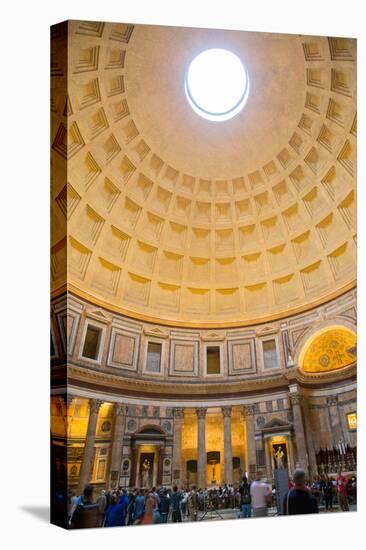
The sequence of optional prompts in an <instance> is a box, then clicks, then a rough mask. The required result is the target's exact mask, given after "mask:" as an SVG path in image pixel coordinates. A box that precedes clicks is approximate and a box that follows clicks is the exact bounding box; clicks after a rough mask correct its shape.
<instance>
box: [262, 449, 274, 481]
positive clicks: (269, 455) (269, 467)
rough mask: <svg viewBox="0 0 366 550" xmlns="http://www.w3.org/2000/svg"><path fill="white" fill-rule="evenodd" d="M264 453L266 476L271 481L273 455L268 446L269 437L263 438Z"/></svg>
mask: <svg viewBox="0 0 366 550" xmlns="http://www.w3.org/2000/svg"><path fill="white" fill-rule="evenodd" d="M264 454H265V457H266V477H267V480H268V481H269V482H271V481H272V480H273V464H272V460H273V457H272V453H271V449H270V446H269V439H264Z"/></svg>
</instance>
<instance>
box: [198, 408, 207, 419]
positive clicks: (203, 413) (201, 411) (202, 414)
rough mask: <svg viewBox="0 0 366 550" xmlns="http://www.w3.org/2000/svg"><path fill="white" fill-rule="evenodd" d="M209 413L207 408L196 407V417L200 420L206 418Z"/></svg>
mask: <svg viewBox="0 0 366 550" xmlns="http://www.w3.org/2000/svg"><path fill="white" fill-rule="evenodd" d="M206 413H207V407H196V415H197V416H198V418H205V416H206Z"/></svg>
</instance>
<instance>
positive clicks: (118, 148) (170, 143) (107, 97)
mask: <svg viewBox="0 0 366 550" xmlns="http://www.w3.org/2000/svg"><path fill="white" fill-rule="evenodd" d="M68 41H69V48H70V52H71V55H70V59H69V66H68V67H67V68H66V67H63V66H61V65H58V50H57V48H56V49H55V51H54V52H53V66H52V67H53V72H54V76H55V78H53V89H52V93H51V100H52V116H53V117H55V121H56V123H55V124H54V125H53V126H54V127H55V128H56V132H55V135H53V136H52V142H53V145H52V147H53V150H54V155H53V162H54V163H57V162H60V166H62V165H63V164H62V163H64V159H65V158H67V159H68V173H67V175H66V174H64V171H63V170H60V174H59V175H58V176H57V178H58V181H55V185H54V189H55V190H56V192H55V194H54V197H53V203H52V208H53V216H54V220H55V223H54V230H53V235H52V244H53V248H52V275H53V288H54V290H55V291H57V289H58V288H61V286H62V285H63V284H64V283H65V275H66V274H65V272H64V271H63V270H62V269H61V267H60V266H61V265H62V264H63V260H62V259H63V257H64V256H65V254H66V249H67V250H68V272H67V276H68V283H69V288H70V289H72V290H74V291H75V292H76V293H79V294H80V295H82V296H83V297H84V298H87V299H88V300H90V301H92V302H94V303H97V304H98V303H99V304H100V305H103V306H106V307H108V308H110V309H112V310H113V309H114V310H118V311H120V312H122V313H125V314H127V315H130V316H133V317H139V318H145V319H148V320H149V319H151V320H154V321H156V320H159V322H160V323H161V322H163V323H164V322H165V323H167V324H176V325H185V326H190V325H192V326H193V325H196V326H226V325H228V326H235V325H245V324H252V323H256V322H262V321H264V320H269V319H273V318H279V317H282V316H287V315H289V314H291V313H294V312H298V311H301V310H305V309H308V308H310V307H313V306H314V305H316V304H318V303H322V302H325V301H326V300H328V299H330V298H332V297H334V296H337V295H339V294H341V293H343V292H345V291H346V290H347V289H349V288H351V287H352V286H353V285H354V280H355V254H356V251H355V233H356V220H355V171H356V166H355V150H356V113H355V104H356V101H355V89H356V76H355V71H356V49H355V48H356V46H355V41H353V40H348V39H341V38H322V37H310V36H295V35H294V36H292V35H272V34H267V33H249V32H234V31H218V30H215V31H213V30H205V29H186V28H184V29H183V28H174V27H154V26H140V25H139V26H131V25H123V24H117V25H116V24H103V23H91V22H84V23H81V22H71V23H70V24H69V36H68ZM209 48H224V49H227V50H229V51H232V52H233V53H234V54H235V55H237V56H238V57H239V59H241V60H242V62H243V63H244V64H245V67H246V69H247V71H248V75H249V79H250V93H249V96H248V98H247V102H246V105H245V108H244V109H243V110H242V111H241V112H240V113H238V115H237V116H235V117H233V118H231V119H230V120H226V121H223V122H213V121H209V120H205V119H203V118H202V117H200V116H198V115H197V113H196V112H195V111H194V110H193V109H192V108H191V106H190V104H189V102H188V101H187V97H186V94H185V90H184V80H185V77H186V72H187V69H188V66H189V64H190V62H191V61H192V59H193V58H194V57H195V56H196V55H197V54H198V53H199V52H201V51H203V50H205V49H209ZM66 71H67V74H68V97H67V100H66V93H65V90H64V84H63V82H64V80H63V77H64V75H65V74H66ZM217 78H218V79H220V74H218V75H217ZM65 216H67V218H68V234H67V236H65V232H64V229H65V223H64V222H65Z"/></svg>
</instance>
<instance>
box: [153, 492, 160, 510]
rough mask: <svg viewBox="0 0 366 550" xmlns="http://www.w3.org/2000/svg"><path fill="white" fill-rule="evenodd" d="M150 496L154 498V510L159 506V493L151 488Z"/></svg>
mask: <svg viewBox="0 0 366 550" xmlns="http://www.w3.org/2000/svg"><path fill="white" fill-rule="evenodd" d="M151 494H152V496H153V497H154V508H155V509H158V508H159V504H160V496H159V493H158V492H157V490H156V487H153V488H152V489H151Z"/></svg>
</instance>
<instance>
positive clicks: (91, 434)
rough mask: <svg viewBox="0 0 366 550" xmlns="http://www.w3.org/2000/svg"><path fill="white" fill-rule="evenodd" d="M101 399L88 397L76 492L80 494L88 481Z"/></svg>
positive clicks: (91, 466) (90, 473)
mask: <svg viewBox="0 0 366 550" xmlns="http://www.w3.org/2000/svg"><path fill="white" fill-rule="evenodd" d="M102 403H103V401H99V399H90V400H89V421H88V429H87V433H86V439H85V445H84V454H83V462H82V464H81V468H80V476H79V484H78V494H79V495H80V494H82V492H83V490H84V487H85V485H87V484H88V483H89V481H90V478H91V475H92V468H93V457H94V443H95V434H96V428H97V420H98V412H99V409H100V406H101V405H102Z"/></svg>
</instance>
